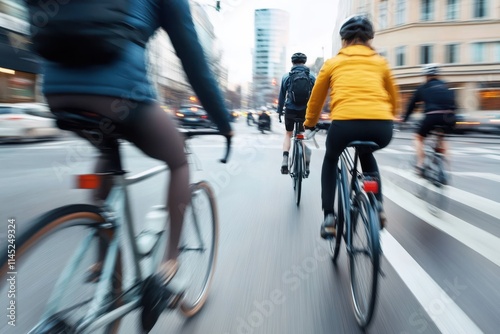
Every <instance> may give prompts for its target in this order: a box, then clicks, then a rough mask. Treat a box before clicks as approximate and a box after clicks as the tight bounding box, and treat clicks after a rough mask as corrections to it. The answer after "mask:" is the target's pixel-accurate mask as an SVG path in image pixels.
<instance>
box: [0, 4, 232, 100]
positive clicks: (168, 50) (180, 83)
mask: <svg viewBox="0 0 500 334" xmlns="http://www.w3.org/2000/svg"><path fill="white" fill-rule="evenodd" d="M190 3H191V6H192V7H191V8H192V14H193V19H194V22H195V28H196V32H197V34H198V36H199V38H200V42H201V44H202V46H203V48H204V50H205V52H206V57H207V59H208V61H209V63H210V66H211V70H212V71H213V72H214V74H215V75H216V78H217V80H218V82H219V84H220V85H221V88H222V89H223V90H225V89H226V87H227V80H228V72H227V69H226V68H225V67H224V66H223V64H222V63H221V59H222V51H221V47H220V45H219V44H218V41H217V38H216V36H215V33H214V27H213V25H212V23H211V22H210V19H209V17H208V15H207V13H206V11H208V10H212V11H214V10H215V9H214V8H211V7H210V6H204V5H200V4H198V3H197V2H195V1H190ZM29 47H30V42H29V23H28V13H27V10H26V7H25V6H24V4H23V2H19V1H14V0H0V103H10V102H31V101H43V97H42V96H41V89H40V87H41V86H40V85H41V82H42V80H43V78H42V76H41V75H39V73H40V66H39V60H38V59H37V57H36V56H35V55H34V54H33V53H32V52H31V51H30V50H29ZM147 56H148V74H149V77H150V79H151V82H152V83H153V84H154V86H155V88H156V90H157V92H158V97H159V100H160V102H161V103H163V104H165V105H167V106H172V107H174V108H175V107H178V106H179V105H180V104H182V103H187V102H189V101H190V100H189V98H190V97H192V96H193V91H192V89H191V86H190V85H189V84H188V82H187V79H186V75H185V73H184V70H183V68H182V64H181V62H180V60H179V58H178V57H177V55H176V53H175V51H174V48H173V46H172V43H171V42H170V39H169V37H168V35H167V34H166V33H165V32H164V31H163V30H162V29H159V30H158V31H157V32H156V34H155V35H154V36H153V37H152V39H151V40H150V42H149V43H148V53H147Z"/></svg>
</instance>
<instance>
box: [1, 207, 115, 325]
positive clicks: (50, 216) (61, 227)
mask: <svg viewBox="0 0 500 334" xmlns="http://www.w3.org/2000/svg"><path fill="white" fill-rule="evenodd" d="M103 222H105V220H104V218H103V217H102V216H101V210H100V208H99V207H96V206H92V205H87V204H74V205H67V206H63V207H59V208H56V209H53V210H51V211H49V212H47V213H46V214H44V215H42V216H40V217H39V218H37V219H35V220H34V221H33V222H32V223H31V224H29V226H30V227H29V228H28V229H27V230H26V231H25V232H23V233H21V234H20V235H19V237H18V238H17V240H16V264H17V265H16V270H17V274H18V277H19V282H20V283H19V285H23V286H25V287H24V289H26V292H27V294H28V293H29V292H28V291H32V292H35V293H39V294H46V293H48V294H49V296H50V293H51V292H52V288H51V287H48V285H52V283H55V281H56V279H51V280H50V282H49V281H44V276H45V277H47V278H49V277H50V276H51V275H50V274H49V273H50V272H52V271H54V270H52V268H53V267H52V266H50V264H51V263H50V261H49V260H52V262H53V263H54V264H55V265H61V264H63V263H66V262H67V261H65V260H64V259H63V260H62V262H60V261H61V258H65V257H67V256H68V255H72V254H73V252H65V250H64V249H61V245H62V244H64V243H66V244H67V245H72V244H73V241H72V240H71V237H77V236H78V235H77V232H78V231H74V229H75V228H76V227H80V228H83V229H84V230H87V229H89V228H90V229H97V228H98V227H97V224H96V223H103ZM68 229H72V230H71V233H67V230H68ZM100 231H104V232H99V235H101V236H104V235H105V234H108V232H109V233H112V232H111V230H103V229H101V230H100ZM54 235H56V237H57V238H55V241H54V243H50V242H49V241H50V239H51V237H53V236H54ZM87 236H89V235H88V234H87ZM63 237H66V238H63ZM89 239H90V238H89ZM94 239H97V238H95V236H94V237H92V240H94ZM97 242H99V240H97ZM56 244H57V247H54V246H56ZM78 244H79V243H78ZM44 245H45V246H50V247H48V248H49V249H48V250H45V251H44V252H41V250H44V248H42V249H40V247H43V246H44ZM96 245H97V243H96ZM2 248H3V247H2ZM51 248H53V249H51ZM96 248H97V247H96ZM91 249H92V247H88V248H86V250H85V252H84V253H85V254H87V253H90V251H91ZM2 254H7V252H6V251H5V252H3V253H2ZM42 254H43V256H41V255H42ZM50 255H53V256H50ZM31 256H35V260H32V261H30V260H31V259H30V257H31ZM36 256H39V257H42V258H43V260H42V261H40V260H36ZM55 256H60V257H58V259H55V258H54V257H55ZM82 260H83V259H82ZM89 260H90V261H95V258H94V257H93V258H92V259H89ZM8 268H9V266H8V262H7V257H6V255H5V256H4V255H2V258H1V263H0V279H2V281H3V280H4V276H5V275H6V273H7V272H8ZM23 268H26V269H30V270H37V269H35V268H40V272H36V274H33V273H26V272H25V273H24V274H23ZM63 268H64V265H63ZM84 268H85V270H84V271H83V273H82V278H83V276H84V275H85V274H86V273H87V271H86V270H87V269H88V267H87V266H85V267H84ZM114 270H115V272H114V275H113V282H112V287H111V288H110V291H111V295H110V300H111V301H112V302H110V304H109V307H114V306H117V305H118V304H119V303H120V302H121V301H120V300H119V296H120V294H121V288H122V272H121V270H122V266H121V256H120V253H118V255H117V262H116V265H115V269H114ZM44 273H45V275H44ZM73 274H74V275H72V276H71V280H75V281H79V279H78V275H77V272H76V271H75V272H74V273H73ZM34 275H36V279H32V278H33V276H34ZM27 278H30V279H32V280H31V281H30V283H29V286H30V289H29V290H28V289H27V286H26V285H25V284H23V283H22V280H23V279H27ZM54 278H57V277H54ZM80 283H84V282H83V281H81V282H80ZM68 285H69V283H68ZM37 286H39V287H38V288H37ZM95 286H96V284H92V283H87V284H86V285H85V286H84V287H83V288H81V287H80V289H81V290H78V292H79V293H81V294H84V292H83V291H84V290H85V289H87V290H88V289H89V288H90V289H92V288H93V287H95ZM41 289H42V290H41ZM43 289H45V291H46V292H44V291H43ZM68 290H71V289H70V288H68V287H66V289H65V291H64V292H65V293H68ZM23 291H24V290H23V289H20V290H19V295H17V296H16V297H17V298H21V297H22V293H23ZM40 291H42V292H40ZM89 295H91V294H89ZM28 297H29V300H30V303H29V305H30V307H32V309H31V310H26V309H25V310H24V312H22V313H20V314H19V315H18V316H19V319H18V325H21V326H26V327H27V329H20V330H21V331H24V332H26V333H27V332H28V331H30V330H31V329H32V328H34V327H38V329H37V331H36V332H35V333H44V334H55V333H60V332H61V331H60V330H61V328H64V330H65V331H63V332H65V333H66V332H72V330H74V329H75V328H76V326H77V325H78V321H79V320H80V319H77V320H76V321H72V320H69V318H70V317H69V316H68V315H69V313H68V310H72V311H71V312H73V309H72V307H67V308H66V309H65V310H64V309H63V310H59V308H58V310H56V313H55V314H54V315H52V316H51V317H49V318H48V319H46V320H45V321H43V323H39V321H40V320H39V319H40V317H41V314H40V316H37V315H38V314H39V313H42V312H43V311H44V309H45V308H46V301H44V302H45V303H43V304H40V303H38V304H37V302H38V300H36V297H34V296H32V295H29V296H28ZM65 297H66V298H68V299H69V297H68V296H66V295H62V296H61V298H60V299H58V302H60V303H62V299H64V298H65ZM87 297H88V295H87ZM87 297H85V298H86V299H88V298H87ZM73 298H75V296H72V298H71V301H70V302H71V303H73V304H78V302H77V300H76V299H73ZM82 298H83V296H82ZM91 301H92V298H91V299H90V301H88V302H87V303H90V302H91ZM16 303H17V300H16ZM35 304H36V305H35ZM25 305H26V304H25ZM31 305H35V306H41V309H40V310H34V309H33V307H34V306H31ZM25 307H26V306H25ZM73 307H74V306H73ZM23 314H29V316H28V317H29V321H31V322H34V324H33V325H28V324H27V323H26V322H24V321H23V320H22V319H21V317H22V315H23ZM73 314H75V313H73ZM120 320H121V319H117V320H115V321H114V322H112V323H110V324H108V325H106V327H105V328H103V329H102V330H104V333H106V334H115V333H118V329H119V325H120ZM68 321H70V322H71V323H68ZM41 328H43V329H41ZM98 332H99V333H102V332H101V331H98Z"/></svg>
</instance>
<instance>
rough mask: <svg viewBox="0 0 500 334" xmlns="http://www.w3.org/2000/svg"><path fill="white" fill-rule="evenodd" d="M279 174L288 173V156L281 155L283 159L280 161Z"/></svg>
mask: <svg viewBox="0 0 500 334" xmlns="http://www.w3.org/2000/svg"><path fill="white" fill-rule="evenodd" d="M281 174H288V156H287V155H284V156H283V161H282V162H281Z"/></svg>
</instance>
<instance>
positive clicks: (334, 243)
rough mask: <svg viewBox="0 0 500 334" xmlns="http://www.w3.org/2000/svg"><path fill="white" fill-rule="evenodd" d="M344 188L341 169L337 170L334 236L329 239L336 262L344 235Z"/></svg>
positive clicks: (334, 261)
mask: <svg viewBox="0 0 500 334" xmlns="http://www.w3.org/2000/svg"><path fill="white" fill-rule="evenodd" d="M344 201H345V199H344V188H343V185H342V170H341V168H339V169H338V171H337V226H336V227H335V230H336V232H337V233H336V236H335V237H334V238H332V239H331V240H330V248H331V250H332V261H333V263H337V258H338V256H339V253H340V244H341V243H342V238H343V235H344V224H345V212H344V203H345V202H344Z"/></svg>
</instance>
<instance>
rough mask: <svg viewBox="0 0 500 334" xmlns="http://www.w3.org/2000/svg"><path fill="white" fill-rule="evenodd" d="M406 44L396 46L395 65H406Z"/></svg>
mask: <svg viewBox="0 0 500 334" xmlns="http://www.w3.org/2000/svg"><path fill="white" fill-rule="evenodd" d="M405 55H406V46H398V47H397V48H396V66H405V65H406V58H405Z"/></svg>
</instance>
